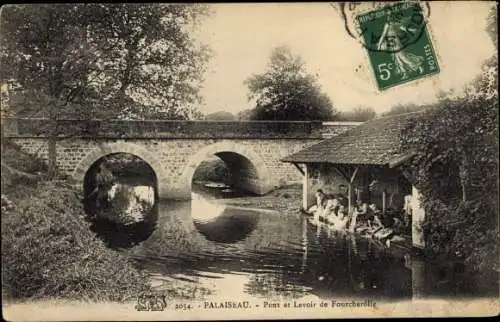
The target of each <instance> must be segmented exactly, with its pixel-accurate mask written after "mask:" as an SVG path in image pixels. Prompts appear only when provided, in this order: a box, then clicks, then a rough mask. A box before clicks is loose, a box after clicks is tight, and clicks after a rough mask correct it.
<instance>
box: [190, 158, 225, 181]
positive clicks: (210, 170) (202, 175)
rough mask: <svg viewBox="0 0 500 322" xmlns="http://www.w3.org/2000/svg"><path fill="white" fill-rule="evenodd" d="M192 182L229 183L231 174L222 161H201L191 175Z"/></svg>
mask: <svg viewBox="0 0 500 322" xmlns="http://www.w3.org/2000/svg"><path fill="white" fill-rule="evenodd" d="M193 181H215V182H224V183H230V182H231V172H230V171H229V169H228V167H227V166H226V164H225V163H224V161H222V160H220V159H217V160H210V161H203V162H202V163H201V164H200V165H199V166H198V168H196V171H195V173H194V175H193Z"/></svg>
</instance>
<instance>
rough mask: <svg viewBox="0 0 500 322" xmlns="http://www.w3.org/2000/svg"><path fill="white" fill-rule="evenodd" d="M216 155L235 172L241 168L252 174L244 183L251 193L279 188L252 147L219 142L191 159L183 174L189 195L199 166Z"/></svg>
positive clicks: (246, 175) (247, 176) (246, 174)
mask: <svg viewBox="0 0 500 322" xmlns="http://www.w3.org/2000/svg"><path fill="white" fill-rule="evenodd" d="M214 155H215V156H218V157H219V158H220V159H222V160H223V161H224V162H225V163H226V164H228V165H229V167H230V168H231V167H233V170H234V168H235V167H241V168H244V169H246V170H249V171H248V172H252V173H250V174H249V173H245V174H244V176H245V178H244V181H243V182H242V184H244V185H245V186H244V188H246V189H247V190H249V191H251V192H254V193H256V194H264V193H266V192H269V191H270V190H272V189H273V188H274V187H275V186H277V183H276V182H273V179H272V178H274V176H271V175H270V174H269V171H268V168H267V166H266V164H265V162H264V160H263V159H262V157H261V156H260V155H259V154H257V153H255V152H254V151H253V150H252V148H251V147H248V146H244V145H239V144H236V143H233V142H217V143H213V144H211V145H208V146H205V147H204V148H202V149H201V150H200V151H198V152H197V153H196V154H195V155H193V156H192V157H190V158H189V160H188V162H187V164H186V166H185V167H184V171H183V174H182V180H183V186H184V191H185V192H186V193H187V194H190V193H191V184H192V180H193V175H194V173H195V171H196V169H197V168H198V166H199V165H200V164H201V163H202V162H203V161H204V160H206V159H208V158H210V157H213V156H214Z"/></svg>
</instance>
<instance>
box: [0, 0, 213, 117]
mask: <svg viewBox="0 0 500 322" xmlns="http://www.w3.org/2000/svg"><path fill="white" fill-rule="evenodd" d="M1 13H2V19H1V26H0V27H1V30H2V32H1V35H0V37H1V43H2V56H1V62H2V66H4V67H3V79H2V83H5V82H8V83H9V84H11V89H12V90H13V91H14V94H13V95H11V96H12V99H11V100H10V102H9V105H10V108H11V109H13V110H15V111H16V112H17V114H18V115H19V114H21V115H28V116H31V115H37V116H49V117H59V118H64V117H77V118H107V117H109V118H114V117H122V118H153V117H155V118H167V119H179V118H180V119H185V118H189V117H195V116H197V115H198V114H199V113H197V112H196V111H195V108H194V107H195V105H196V103H197V102H199V100H200V96H199V86H200V83H201V81H202V75H203V72H204V65H205V62H206V61H207V59H208V57H209V55H208V54H209V52H208V49H207V48H206V47H203V46H201V47H200V46H198V45H196V43H195V41H194V40H193V39H192V37H191V36H190V28H192V26H193V25H195V24H196V23H197V22H198V19H199V18H200V17H202V16H204V15H206V14H207V13H208V10H207V7H206V6H201V5H166V4H159V3H158V4H96V3H90V4H43V5H38V4H37V5H33V4H23V5H10V6H5V7H3V8H2V12H1ZM16 92H17V95H16Z"/></svg>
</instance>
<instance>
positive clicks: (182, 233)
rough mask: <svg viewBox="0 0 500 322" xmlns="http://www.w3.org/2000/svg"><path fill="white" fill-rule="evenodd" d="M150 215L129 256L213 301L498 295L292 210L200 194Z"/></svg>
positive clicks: (490, 280) (481, 283)
mask: <svg viewBox="0 0 500 322" xmlns="http://www.w3.org/2000/svg"><path fill="white" fill-rule="evenodd" d="M218 198H220V195H219V196H218ZM157 210H158V220H157V222H156V228H155V230H154V231H153V232H152V233H151V235H149V237H148V238H147V239H146V240H144V241H143V242H141V243H140V244H139V245H137V246H135V247H134V248H132V249H130V250H129V252H130V253H131V255H132V257H133V258H135V260H136V261H137V263H138V264H139V266H141V267H143V268H144V269H146V270H147V271H148V272H150V273H151V274H152V275H154V276H165V277H169V278H174V279H179V280H182V281H188V282H192V283H195V284H203V285H210V287H212V288H213V289H214V290H215V291H214V292H215V293H216V294H217V295H218V296H224V295H225V294H226V295H228V294H231V296H233V295H234V294H241V296H252V297H264V298H271V297H283V296H285V297H294V298H296V297H302V296H305V295H313V296H317V297H321V298H333V297H363V298H367V297H369V298H370V299H400V300H404V299H411V298H418V297H434V296H439V297H470V296H497V294H498V284H497V276H496V275H495V274H493V275H491V276H489V277H484V276H473V275H469V274H468V273H467V272H466V271H463V270H462V269H457V268H456V267H455V266H450V265H448V266H446V265H444V266H443V265H434V264H431V263H424V262H422V261H421V260H418V259H416V258H411V256H410V255H409V253H408V251H406V250H404V249H402V248H397V247H394V246H393V247H391V250H390V251H389V250H388V249H387V248H386V247H384V246H383V245H380V244H378V243H376V242H374V241H371V240H368V239H364V238H358V237H356V236H353V235H349V234H342V233H338V232H337V233H336V232H333V231H331V230H329V229H327V228H326V227H323V226H319V227H317V226H314V225H312V224H311V223H309V221H308V220H307V218H305V217H304V216H303V215H301V214H300V213H298V212H297V211H290V212H288V213H275V214H274V213H269V212H259V211H255V210H244V209H240V208H233V207H230V206H225V205H223V204H220V203H217V201H216V200H209V196H207V195H206V194H205V193H203V194H198V193H195V194H193V200H192V201H190V202H160V203H159V204H158V209H157ZM159 283H160V285H161V282H159ZM227 292H230V293H227Z"/></svg>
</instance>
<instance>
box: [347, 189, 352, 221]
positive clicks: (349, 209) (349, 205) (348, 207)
mask: <svg viewBox="0 0 500 322" xmlns="http://www.w3.org/2000/svg"><path fill="white" fill-rule="evenodd" d="M347 187H348V190H349V192H348V195H347V213H348V214H350V213H351V205H352V200H351V199H352V197H351V195H352V184H351V183H350V182H349V184H348V185H347Z"/></svg>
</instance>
